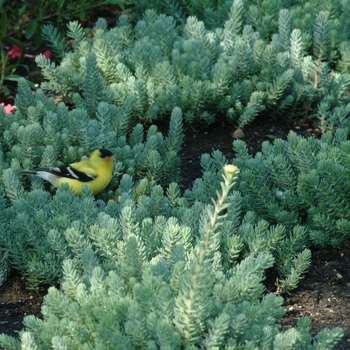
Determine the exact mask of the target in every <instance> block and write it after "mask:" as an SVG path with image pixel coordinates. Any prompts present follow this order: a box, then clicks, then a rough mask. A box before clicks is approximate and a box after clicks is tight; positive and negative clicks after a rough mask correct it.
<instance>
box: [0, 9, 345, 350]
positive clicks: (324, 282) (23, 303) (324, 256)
mask: <svg viewBox="0 0 350 350" xmlns="http://www.w3.org/2000/svg"><path fill="white" fill-rule="evenodd" d="M117 12H118V10H117V9H115V8H113V11H107V14H104V13H102V14H99V13H97V12H96V17H99V16H101V17H105V18H108V16H109V15H110V14H111V13H114V15H115V17H113V18H109V20H108V23H110V22H111V23H110V24H111V25H115V21H116V19H117ZM88 24H89V23H88ZM88 24H87V25H88ZM85 25H86V24H85ZM45 49H46V48H43V49H42V50H41V51H40V50H37V49H34V48H32V50H31V47H30V46H29V47H28V52H30V53H35V54H37V53H39V52H43V50H45ZM26 63H27V64H28V65H30V66H31V72H32V75H31V77H32V78H33V79H32V80H34V81H35V82H40V80H41V77H40V73H39V72H38V70H37V69H36V68H35V64H34V63H28V62H26ZM33 72H34V73H33ZM8 87H9V88H10V90H11V95H10V96H8V97H7V98H6V99H5V98H4V96H3V95H2V94H1V90H0V103H1V102H5V104H7V103H13V97H14V96H15V93H16V91H15V89H14V86H13V85H9V86H8ZM234 131H235V130H234V129H233V128H232V127H231V126H230V125H228V124H227V123H226V122H223V121H220V122H216V123H215V124H214V125H212V126H211V127H210V128H208V129H206V130H201V131H198V132H193V131H189V130H188V131H186V133H185V140H184V145H183V149H182V151H181V157H182V187H183V189H186V188H189V187H191V186H192V183H193V181H194V180H195V179H196V178H198V177H201V167H200V157H201V155H202V154H204V153H209V154H211V153H212V152H213V151H214V150H216V149H218V150H220V151H221V152H222V153H223V154H224V155H225V156H226V158H227V159H228V161H229V162H230V161H231V160H232V159H233V157H234V152H233V150H232V142H233V140H234V139H233V138H232V133H233V132H234ZM243 131H244V136H243V137H242V140H243V141H244V142H245V143H246V145H247V147H248V150H249V152H250V153H251V154H255V153H256V152H258V151H260V149H261V143H262V142H263V141H270V142H272V141H273V140H274V139H275V138H283V139H286V137H287V135H288V134H289V132H296V133H299V134H301V135H303V136H316V137H318V136H319V131H318V130H317V129H314V128H313V127H312V126H311V125H307V124H302V123H296V124H293V125H289V124H288V123H286V122H284V121H282V120H266V119H264V120H260V121H259V120H257V121H255V122H253V123H252V124H251V125H250V126H249V127H246V128H245V129H244V130H243ZM349 266H350V246H347V247H345V248H344V249H342V250H336V249H331V250H316V251H313V257H312V265H311V268H310V269H309V271H308V273H307V274H306V276H305V278H304V279H303V280H302V281H301V282H300V285H299V287H298V289H297V290H295V291H293V292H292V293H291V294H290V295H284V308H285V310H286V314H285V316H284V317H283V318H282V319H281V321H280V322H279V324H280V327H281V329H282V330H287V329H288V328H290V327H295V326H296V325H297V322H298V320H299V319H300V318H301V317H302V316H308V317H310V318H311V320H312V330H311V333H312V335H316V334H317V333H318V332H319V331H321V330H322V329H323V328H334V327H337V326H339V327H341V328H343V330H344V334H345V335H344V337H343V339H342V340H341V342H340V343H339V344H338V345H337V346H336V348H335V349H338V350H341V349H349V348H350V343H349V342H350V321H349V319H350V272H349V271H350V270H349V268H348V267H349ZM27 288H28V284H27V282H26V280H25V279H24V278H23V277H22V276H20V275H19V274H18V273H16V272H15V271H13V272H12V273H11V275H10V277H9V278H8V280H7V281H6V282H5V283H4V285H3V286H1V287H0V333H5V334H8V335H11V336H15V337H17V336H18V332H19V331H20V330H21V329H22V328H23V324H22V321H23V317H24V316H26V315H35V316H37V317H41V313H40V309H41V305H42V302H43V297H44V295H45V294H46V290H42V291H31V290H28V289H27ZM268 290H269V291H270V292H274V291H275V290H274V286H273V283H272V284H271V285H270V283H269V287H268Z"/></svg>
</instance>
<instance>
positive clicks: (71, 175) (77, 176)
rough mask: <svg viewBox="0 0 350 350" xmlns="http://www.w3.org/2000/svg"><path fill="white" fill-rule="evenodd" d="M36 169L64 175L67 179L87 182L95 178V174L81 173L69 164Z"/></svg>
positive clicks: (60, 175)
mask: <svg viewBox="0 0 350 350" xmlns="http://www.w3.org/2000/svg"><path fill="white" fill-rule="evenodd" d="M37 171H47V172H49V173H50V174H53V175H56V176H59V177H66V178H68V179H74V180H79V181H81V182H89V181H93V180H95V179H96V176H93V175H90V174H86V173H83V172H81V171H79V170H77V169H74V168H73V167H71V166H70V165H60V166H55V167H52V168H46V169H37Z"/></svg>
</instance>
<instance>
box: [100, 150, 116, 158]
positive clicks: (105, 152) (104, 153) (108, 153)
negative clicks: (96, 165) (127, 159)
mask: <svg viewBox="0 0 350 350" xmlns="http://www.w3.org/2000/svg"><path fill="white" fill-rule="evenodd" d="M100 152H101V158H105V157H113V154H112V152H111V151H109V150H108V149H104V148H102V149H100Z"/></svg>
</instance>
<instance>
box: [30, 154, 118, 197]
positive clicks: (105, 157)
mask: <svg viewBox="0 0 350 350" xmlns="http://www.w3.org/2000/svg"><path fill="white" fill-rule="evenodd" d="M113 161H114V158H113V154H112V152H111V151H109V150H107V149H98V150H96V151H94V152H93V153H92V154H91V156H90V157H89V158H88V159H86V160H82V161H80V162H77V163H72V164H69V165H59V166H55V167H51V168H42V169H37V170H24V171H23V172H25V173H29V174H34V175H37V176H39V177H41V178H43V179H44V180H46V181H49V182H50V183H52V184H53V185H54V186H55V187H60V186H61V185H62V184H63V183H67V184H68V185H69V186H70V187H71V188H72V189H73V191H74V193H75V194H76V195H77V196H80V195H81V188H82V187H83V185H85V184H86V185H88V186H89V187H90V189H91V191H92V193H93V194H97V193H99V192H101V191H102V190H104V189H105V188H106V187H107V185H108V184H109V183H110V181H111V179H112V168H113Z"/></svg>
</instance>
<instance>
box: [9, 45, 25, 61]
mask: <svg viewBox="0 0 350 350" xmlns="http://www.w3.org/2000/svg"><path fill="white" fill-rule="evenodd" d="M21 54H22V49H21V48H20V47H19V46H16V45H13V47H12V49H11V50H10V51H9V56H10V57H11V58H16V57H21Z"/></svg>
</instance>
